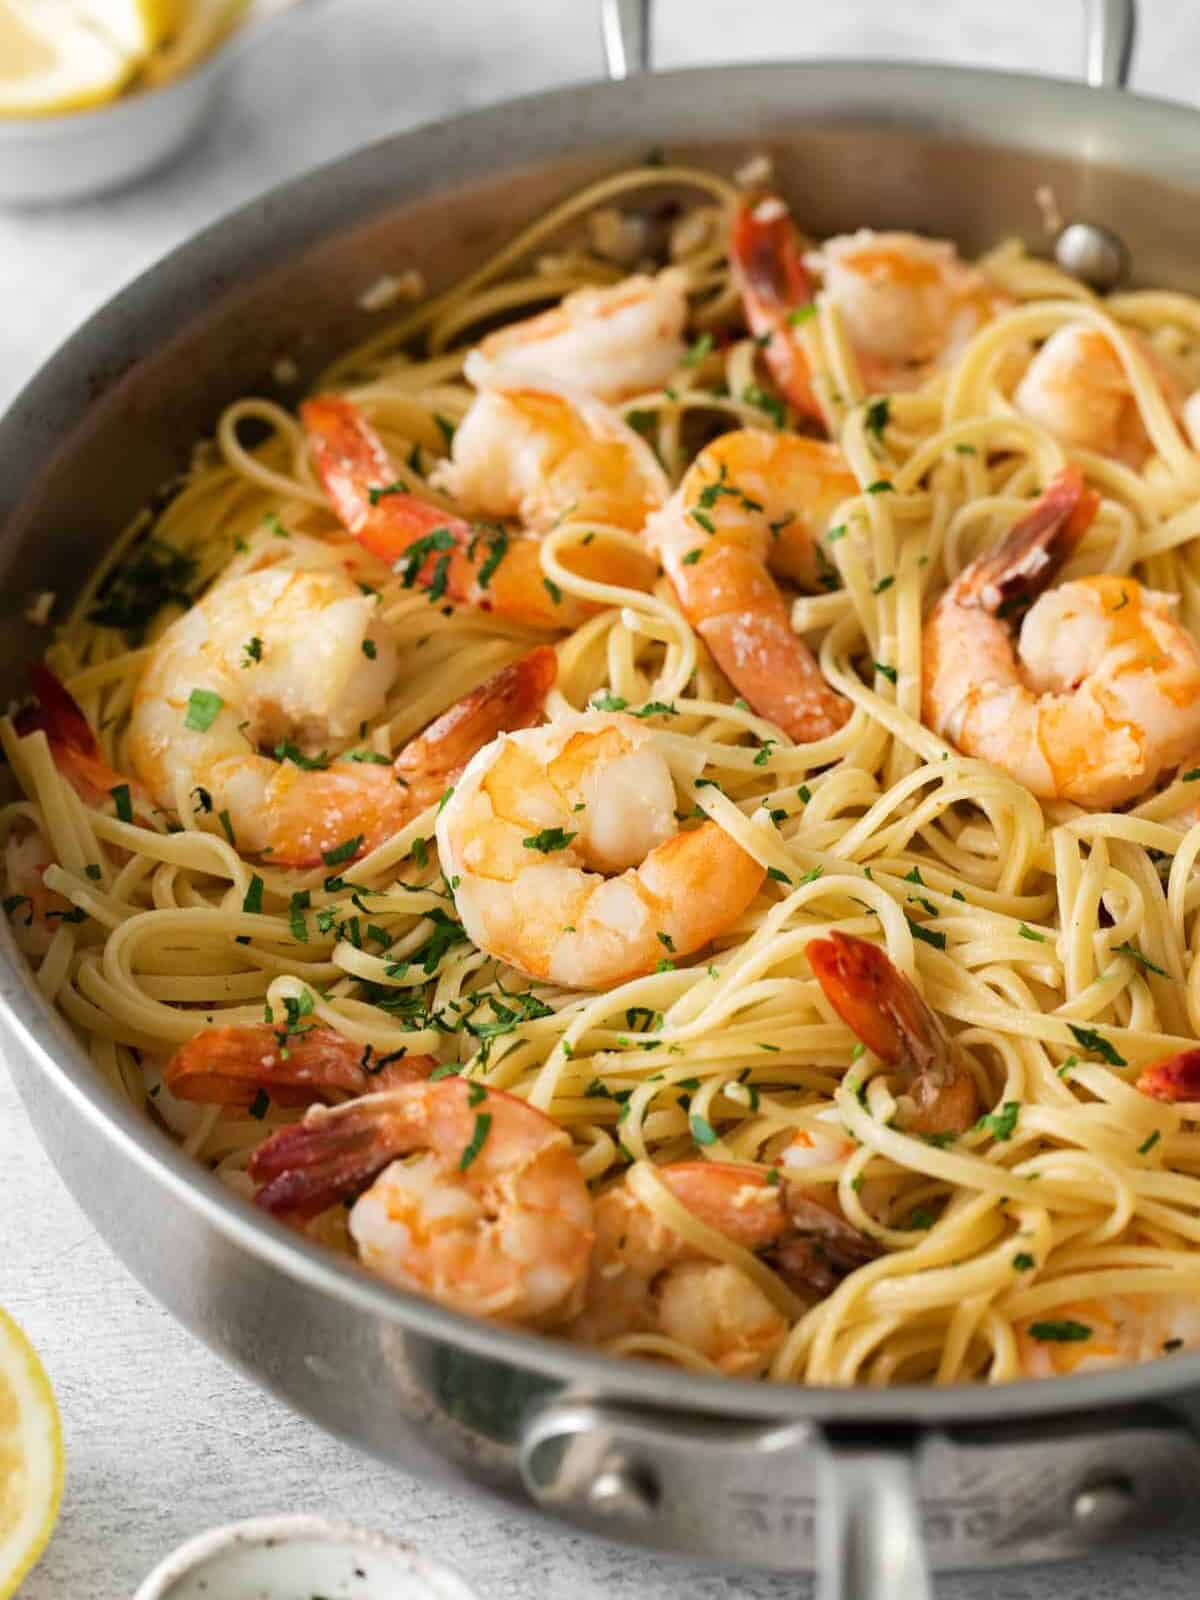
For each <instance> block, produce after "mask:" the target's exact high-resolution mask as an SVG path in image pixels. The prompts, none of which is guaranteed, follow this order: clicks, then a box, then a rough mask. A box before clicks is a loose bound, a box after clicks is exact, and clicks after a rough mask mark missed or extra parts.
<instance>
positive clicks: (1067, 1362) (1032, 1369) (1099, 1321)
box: [1017, 1292, 1200, 1378]
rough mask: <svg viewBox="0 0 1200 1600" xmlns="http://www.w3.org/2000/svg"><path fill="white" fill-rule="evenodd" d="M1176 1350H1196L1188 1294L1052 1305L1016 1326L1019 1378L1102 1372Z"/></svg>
mask: <svg viewBox="0 0 1200 1600" xmlns="http://www.w3.org/2000/svg"><path fill="white" fill-rule="evenodd" d="M1176 1350H1200V1302H1198V1301H1197V1299H1196V1296H1195V1295H1194V1294H1187V1293H1183V1292H1178V1293H1173V1294H1156V1295H1150V1294H1123V1295H1108V1296H1105V1297H1104V1298H1102V1299H1096V1300H1081V1301H1078V1302H1076V1303H1075V1304H1072V1305H1062V1306H1057V1305H1056V1306H1055V1307H1054V1310H1053V1312H1052V1313H1047V1314H1045V1315H1044V1316H1039V1317H1031V1318H1028V1319H1027V1320H1023V1321H1022V1322H1019V1323H1018V1324H1017V1351H1018V1360H1019V1363H1020V1367H1021V1372H1022V1375H1023V1376H1025V1377H1027V1378H1059V1377H1066V1376H1067V1375H1068V1374H1071V1373H1081V1372H1106V1371H1108V1369H1109V1368H1111V1367H1128V1366H1132V1365H1136V1364H1138V1363H1140V1362H1142V1361H1153V1360H1155V1359H1156V1358H1157V1357H1158V1356H1162V1355H1171V1354H1172V1353H1173V1352H1174V1351H1176Z"/></svg>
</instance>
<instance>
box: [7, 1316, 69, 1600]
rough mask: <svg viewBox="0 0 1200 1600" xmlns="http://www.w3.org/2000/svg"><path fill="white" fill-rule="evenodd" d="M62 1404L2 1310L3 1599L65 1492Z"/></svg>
mask: <svg viewBox="0 0 1200 1600" xmlns="http://www.w3.org/2000/svg"><path fill="white" fill-rule="evenodd" d="M62 1481H63V1444H62V1426H61V1424H60V1422H59V1417H58V1407H57V1406H56V1405H55V1403H54V1393H53V1391H52V1390H51V1388H50V1380H49V1379H48V1378H47V1376H46V1373H45V1369H44V1368H43V1366H42V1364H41V1362H40V1361H39V1360H38V1358H37V1354H36V1352H35V1351H34V1348H33V1346H32V1345H31V1344H30V1343H29V1340H28V1339H27V1338H26V1337H25V1335H24V1334H23V1333H22V1332H21V1330H20V1328H18V1326H17V1324H16V1323H15V1322H14V1321H13V1320H12V1318H11V1317H10V1316H9V1315H8V1314H7V1312H5V1311H0V1600H9V1597H10V1596H11V1595H15V1594H16V1592H17V1590H18V1588H19V1587H20V1585H21V1581H22V1579H23V1578H24V1577H25V1574H26V1573H27V1572H28V1571H29V1569H30V1568H31V1567H32V1566H33V1564H34V1562H35V1561H36V1560H37V1559H38V1557H39V1556H40V1555H41V1553H42V1551H43V1549H44V1548H45V1546H46V1541H47V1540H48V1539H49V1537H50V1533H51V1530H52V1529H53V1527H54V1523H55V1519H56V1518H57V1516H58V1503H59V1499H60V1498H61V1495H62Z"/></svg>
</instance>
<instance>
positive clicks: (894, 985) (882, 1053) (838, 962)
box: [808, 929, 941, 1066]
mask: <svg viewBox="0 0 1200 1600" xmlns="http://www.w3.org/2000/svg"><path fill="white" fill-rule="evenodd" d="M808 963H809V966H810V967H811V968H812V970H813V974H814V976H815V977H816V980H817V982H818V983H819V984H820V985H821V989H822V991H823V992H824V995H825V998H826V999H827V1000H828V1001H829V1003H830V1005H831V1006H832V1007H833V1009H834V1010H835V1011H836V1012H837V1014H838V1016H839V1017H841V1019H842V1021H843V1022H844V1023H845V1024H846V1026H847V1027H848V1028H849V1029H850V1031H851V1032H852V1033H853V1034H854V1035H855V1037H856V1038H858V1039H861V1040H862V1042H863V1044H865V1045H866V1047H867V1049H868V1050H871V1051H873V1052H874V1053H875V1054H876V1055H877V1056H878V1057H879V1058H880V1060H881V1061H886V1062H887V1063H888V1064H889V1065H892V1066H898V1065H904V1064H910V1063H911V1064H912V1065H914V1066H923V1065H925V1064H926V1061H927V1060H928V1059H929V1058H931V1057H932V1056H933V1055H934V1054H935V1053H936V1048H937V1046H939V1045H940V1044H941V1030H940V1028H939V1026H938V1023H937V1019H936V1018H935V1017H934V1015H933V1013H932V1012H931V1011H930V1009H929V1007H928V1006H927V1005H926V1004H925V1002H924V1000H922V998H921V996H920V995H919V994H918V993H917V990H916V988H915V987H914V986H913V984H912V983H911V982H910V981H909V980H908V978H906V977H905V976H904V974H903V973H902V972H901V971H900V969H899V968H898V967H897V966H896V965H895V964H894V962H893V961H892V960H891V959H890V957H889V956H888V955H887V954H886V953H885V952H884V951H883V950H881V949H880V948H879V946H878V945H874V944H871V943H870V942H869V940H867V939H858V938H855V937H854V936H853V935H851V934H848V933H838V932H837V931H836V929H835V930H834V931H833V932H832V933H831V934H830V935H829V937H828V938H827V939H814V940H812V941H811V942H810V943H809V946H808Z"/></svg>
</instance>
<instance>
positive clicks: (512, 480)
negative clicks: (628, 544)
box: [431, 357, 670, 581]
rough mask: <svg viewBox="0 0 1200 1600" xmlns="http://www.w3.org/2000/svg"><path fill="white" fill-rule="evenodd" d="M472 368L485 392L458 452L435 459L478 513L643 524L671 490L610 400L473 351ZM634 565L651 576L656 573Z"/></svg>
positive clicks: (438, 472)
mask: <svg viewBox="0 0 1200 1600" xmlns="http://www.w3.org/2000/svg"><path fill="white" fill-rule="evenodd" d="M466 370H467V376H468V377H470V378H472V379H473V380H474V381H476V382H477V384H478V387H479V392H478V394H477V395H476V398H475V399H474V401H473V402H472V404H471V408H470V410H469V411H468V412H467V414H466V416H465V417H464V418H463V420H462V422H461V423H460V424H459V425H458V428H457V429H456V430H455V434H454V443H453V445H452V446H451V455H450V459H449V460H448V461H445V462H441V463H439V465H438V466H437V467H436V468H435V469H434V472H433V475H432V478H431V482H432V483H433V484H434V487H435V488H439V489H443V490H445V491H446V493H447V494H450V495H452V496H453V497H454V498H455V499H456V500H458V501H460V502H461V503H462V504H463V505H466V506H469V507H470V508H471V510H472V511H473V512H475V513H476V514H477V515H479V516H482V517H514V518H516V519H517V520H518V521H519V522H520V523H521V525H522V527H524V528H527V529H529V530H530V531H531V532H533V533H545V532H547V531H548V530H549V529H550V528H553V527H555V526H556V525H557V524H558V523H559V522H561V521H562V520H563V519H564V518H565V517H567V516H570V517H571V519H572V520H573V521H578V522H583V521H589V520H590V521H594V522H607V523H611V524H612V525H613V526H615V527H618V528H625V529H626V530H627V531H628V532H630V533H640V532H641V530H642V528H643V527H644V526H645V522H646V518H647V517H648V516H649V515H650V514H651V512H653V511H657V510H658V508H659V507H660V506H661V505H662V503H663V502H664V500H666V498H667V495H668V494H669V492H670V486H669V484H668V482H667V477H666V474H665V473H664V472H663V469H662V468H661V467H660V466H659V464H658V461H657V459H656V458H655V455H654V452H653V451H652V450H651V448H650V446H649V445H648V444H647V443H646V441H645V440H644V439H642V438H639V436H638V435H637V434H636V433H634V431H633V429H632V428H631V427H629V426H628V424H627V423H625V422H624V421H622V419H621V418H620V417H619V416H618V415H617V414H616V412H615V411H612V410H610V409H609V407H608V406H606V405H604V404H603V403H602V402H601V401H599V400H595V399H593V398H592V397H591V396H590V395H587V394H583V393H580V392H578V391H574V390H571V389H568V388H566V387H558V388H553V389H551V388H548V387H542V388H536V389H535V388H531V387H529V386H520V385H518V384H516V383H514V382H512V381H510V380H508V379H507V378H504V377H498V376H497V375H496V374H495V373H494V372H492V371H491V370H489V369H488V368H487V367H486V366H485V365H483V364H476V363H475V362H474V360H473V358H471V357H468V360H467V368H466ZM585 548H586V547H585ZM611 558H612V557H611V552H609V553H608V554H607V559H610V560H611ZM635 571H636V573H637V575H638V576H641V577H642V578H643V580H644V581H645V580H648V579H652V578H653V576H654V573H653V571H652V570H651V571H650V572H649V573H648V574H647V573H646V572H645V571H644V569H641V568H636V569H635Z"/></svg>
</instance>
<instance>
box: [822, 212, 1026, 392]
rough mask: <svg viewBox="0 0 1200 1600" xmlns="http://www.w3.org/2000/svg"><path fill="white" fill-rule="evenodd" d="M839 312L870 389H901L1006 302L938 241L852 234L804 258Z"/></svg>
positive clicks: (959, 347)
mask: <svg viewBox="0 0 1200 1600" xmlns="http://www.w3.org/2000/svg"><path fill="white" fill-rule="evenodd" d="M807 265H808V266H809V267H811V268H813V269H814V270H816V271H818V272H820V273H821V275H822V278H823V283H824V289H825V293H826V294H827V295H828V296H829V298H830V300H831V301H832V302H833V304H834V305H836V306H837V308H838V310H839V311H840V312H841V314H842V319H843V321H844V323H845V326H846V333H847V335H848V337H849V339H850V343H851V344H852V345H853V346H854V351H855V355H856V356H857V358H858V364H859V369H860V371H861V373H862V376H863V380H864V382H865V383H866V385H867V387H868V388H869V389H872V390H876V391H878V390H891V391H895V390H905V389H912V388H915V387H917V385H919V384H921V383H923V382H924V381H925V380H926V378H927V377H928V376H929V375H930V373H931V372H933V371H935V370H937V369H938V368H944V367H949V366H952V365H953V364H954V362H955V361H957V360H958V357H959V356H960V355H961V353H962V351H963V349H964V347H965V346H966V344H967V343H968V341H969V340H970V339H971V338H972V337H973V336H974V335H975V334H976V333H977V332H978V331H979V329H980V328H981V327H982V326H983V325H984V323H986V322H988V321H990V320H991V319H992V317H994V316H996V315H997V313H998V312H1000V311H1002V310H1004V309H1006V308H1007V306H1008V305H1009V304H1010V301H1009V299H1008V297H1007V296H1006V295H1004V294H1003V293H1002V292H1001V291H1000V290H999V289H998V288H997V287H996V285H995V284H993V283H991V282H990V281H989V279H988V278H987V277H986V276H985V274H984V273H982V272H980V271H979V269H978V268H977V267H970V266H968V265H967V264H966V262H965V261H963V260H962V259H961V258H960V257H959V254H958V251H957V250H956V249H955V247H954V246H953V245H952V244H950V243H949V242H948V241H947V240H944V239H926V238H923V237H921V235H919V234H915V233H873V232H872V231H871V229H869V228H863V229H861V230H860V231H859V232H858V233H854V234H843V235H841V236H840V237H838V238H835V239H827V240H826V241H825V243H824V244H823V245H822V246H821V249H820V250H819V251H818V252H817V253H816V254H814V255H812V256H810V257H808V259H807Z"/></svg>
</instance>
